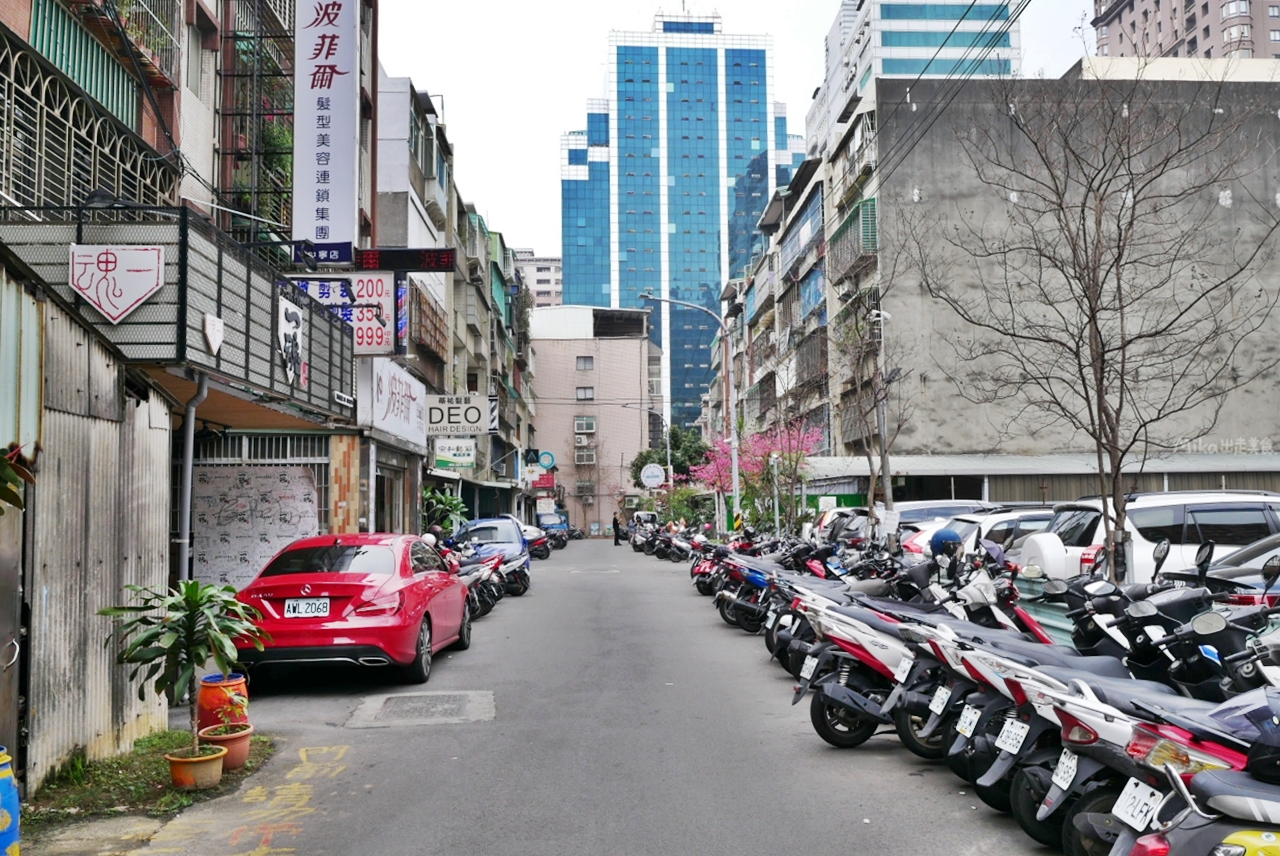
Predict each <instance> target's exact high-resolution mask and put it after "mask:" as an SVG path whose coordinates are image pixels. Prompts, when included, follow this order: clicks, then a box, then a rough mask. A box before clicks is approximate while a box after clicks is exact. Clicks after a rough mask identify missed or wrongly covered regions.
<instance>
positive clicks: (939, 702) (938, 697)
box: [929, 687, 951, 716]
mask: <svg viewBox="0 0 1280 856" xmlns="http://www.w3.org/2000/svg"><path fill="white" fill-rule="evenodd" d="M949 701H951V688H950V687H938V691H937V692H936V693H934V694H933V701H931V702H929V712H930V713H936V714H938V715H939V716H941V715H942V712H943V711H944V710H946V709H947V702H949Z"/></svg>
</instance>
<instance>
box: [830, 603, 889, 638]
mask: <svg viewBox="0 0 1280 856" xmlns="http://www.w3.org/2000/svg"><path fill="white" fill-rule="evenodd" d="M831 611H832V612H835V613H838V614H840V615H845V616H848V617H849V618H852V619H853V620H854V621H861V622H862V623H863V624H865V625H867V626H868V627H870V628H871V629H872V630H875V631H877V632H879V633H884V634H886V635H888V636H892V637H893V638H894V639H897V638H899V636H898V625H897V624H894V623H893V622H891V621H886V620H885V619H883V618H881V617H880V616H878V615H876V614H875V613H874V612H872V611H871V610H869V609H862V608H861V607H857V606H833V607H831Z"/></svg>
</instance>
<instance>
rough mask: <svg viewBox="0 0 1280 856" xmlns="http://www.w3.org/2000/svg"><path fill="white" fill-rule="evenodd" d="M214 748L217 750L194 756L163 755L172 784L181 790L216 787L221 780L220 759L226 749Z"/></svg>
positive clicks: (225, 753)
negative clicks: (167, 764) (167, 763)
mask: <svg viewBox="0 0 1280 856" xmlns="http://www.w3.org/2000/svg"><path fill="white" fill-rule="evenodd" d="M215 748H216V750H217V751H215V752H213V753H211V754H209V755H200V756H199V757H196V758H184V757H182V756H181V755H165V756H164V757H165V760H166V761H168V762H169V778H170V779H171V780H172V781H173V786H174V787H175V788H178V789H179V790H183V791H202V790H205V789H206V788H215V787H217V786H218V783H219V782H221V781H222V759H223V758H225V757H226V756H227V749H226V747H225V746H217V747H215Z"/></svg>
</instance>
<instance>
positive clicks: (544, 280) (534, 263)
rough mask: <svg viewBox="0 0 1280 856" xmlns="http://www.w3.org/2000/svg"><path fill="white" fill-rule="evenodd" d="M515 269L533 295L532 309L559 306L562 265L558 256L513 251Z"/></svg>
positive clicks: (561, 287)
mask: <svg viewBox="0 0 1280 856" xmlns="http://www.w3.org/2000/svg"><path fill="white" fill-rule="evenodd" d="M514 252H515V254H516V269H517V270H518V271H520V278H521V279H522V280H523V281H524V285H525V288H527V289H529V292H530V294H532V295H533V308H534V309H545V308H547V307H548V306H559V305H560V304H561V302H562V300H561V294H562V291H563V288H564V271H563V269H562V268H563V267H564V266H563V265H562V264H561V262H560V258H559V257H558V256H540V255H538V254H537V253H535V252H534V251H533V250H515V251H514Z"/></svg>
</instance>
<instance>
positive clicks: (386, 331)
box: [292, 272, 396, 357]
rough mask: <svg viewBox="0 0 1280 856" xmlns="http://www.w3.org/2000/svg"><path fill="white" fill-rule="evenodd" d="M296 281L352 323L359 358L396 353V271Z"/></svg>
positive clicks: (300, 286) (335, 312)
mask: <svg viewBox="0 0 1280 856" xmlns="http://www.w3.org/2000/svg"><path fill="white" fill-rule="evenodd" d="M292 282H293V284H294V285H296V286H297V287H298V288H300V289H302V290H303V291H305V292H306V293H307V294H310V295H311V296H312V297H314V298H315V299H316V300H318V301H320V302H321V303H323V304H324V305H325V306H328V307H331V311H332V312H333V313H334V314H335V315H337V316H338V317H339V318H341V319H342V320H343V321H346V322H347V323H348V324H350V325H351V327H352V330H351V333H352V339H353V340H354V342H355V355H356V356H357V357H376V356H388V355H390V354H394V353H395V348H396V337H395V329H396V315H395V313H396V293H395V276H394V274H391V273H385V272H373V273H361V274H359V275H357V276H352V277H350V278H344V279H307V280H303V279H295V280H292Z"/></svg>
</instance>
